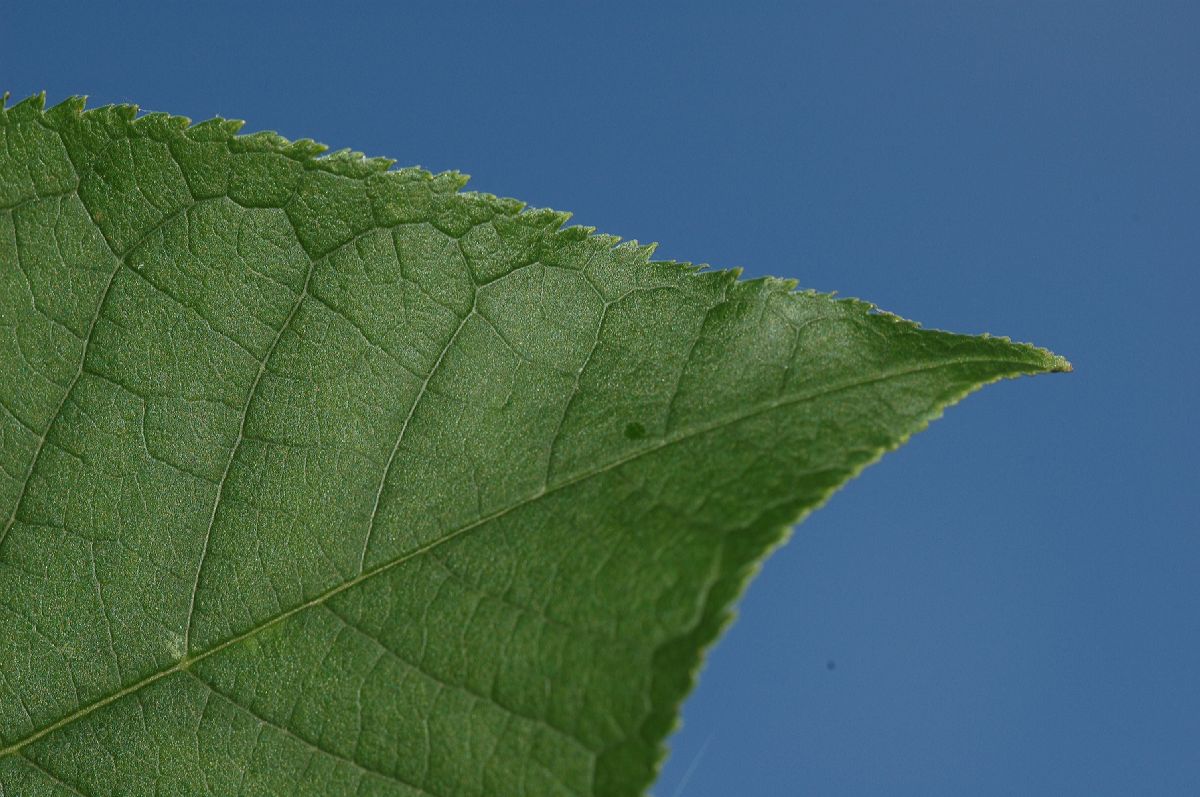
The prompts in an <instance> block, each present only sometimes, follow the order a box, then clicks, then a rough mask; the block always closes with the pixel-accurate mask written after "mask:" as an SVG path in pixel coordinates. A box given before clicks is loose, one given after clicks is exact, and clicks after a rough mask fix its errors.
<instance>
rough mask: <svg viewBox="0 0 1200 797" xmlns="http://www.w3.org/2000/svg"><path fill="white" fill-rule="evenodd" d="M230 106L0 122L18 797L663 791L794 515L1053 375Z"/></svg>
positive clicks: (1041, 355)
mask: <svg viewBox="0 0 1200 797" xmlns="http://www.w3.org/2000/svg"><path fill="white" fill-rule="evenodd" d="M2 106H3V103H0V108H2ZM239 126H240V124H239V123H237V122H231V121H226V120H220V119H216V120H212V121H208V122H204V123H201V124H197V125H194V126H189V123H188V120H186V119H182V118H179V117H170V116H166V115H163V114H148V115H144V116H141V117H140V118H139V117H138V116H137V111H136V109H135V108H133V107H129V106H123V107H117V106H113V107H104V108H98V109H95V110H89V111H86V112H85V111H84V110H83V102H82V101H81V100H69V101H67V102H64V103H62V104H61V105H58V106H56V107H53V108H50V109H48V110H46V109H44V108H43V103H42V100H41V98H38V97H35V98H32V99H29V100H26V101H24V102H22V103H19V104H17V105H15V106H13V107H9V108H4V109H2V110H0V443H2V445H0V524H2V525H0V793H3V794H20V795H42V794H47V795H48V794H59V795H67V794H87V795H93V794H112V793H120V794H130V795H139V794H152V793H153V794H217V795H226V794H254V795H258V794H288V795H292V794H314V795H338V794H346V795H349V794H372V795H374V794H379V795H382V794H389V795H556V794H564V795H567V794H578V795H585V794H586V795H592V794H595V795H632V794H639V793H642V792H643V791H644V790H645V788H646V787H647V785H648V784H649V783H650V782H651V780H652V779H653V777H654V774H655V771H656V769H657V766H658V762H659V760H660V758H661V756H662V754H663V739H664V737H665V736H666V735H667V734H668V733H669V732H670V730H671V729H672V728H673V727H674V726H675V723H676V721H677V714H678V708H679V704H680V701H681V700H682V699H683V697H684V696H685V694H686V693H687V692H688V690H689V689H690V688H691V686H692V684H693V681H694V679H695V673H696V670H697V668H698V666H699V663H700V660H701V656H702V653H703V650H704V649H705V647H706V646H708V645H709V644H711V643H712V642H713V640H714V639H715V638H716V637H717V635H718V634H719V633H720V631H721V629H722V627H723V626H724V625H725V624H726V623H727V622H728V620H729V617H730V605H731V603H732V602H733V601H734V599H735V598H736V597H737V596H738V594H739V593H740V592H741V590H742V588H743V586H744V585H745V583H746V581H747V579H748V578H749V577H750V575H751V574H752V573H753V572H754V570H755V568H756V567H757V565H758V563H759V562H760V561H761V560H762V558H763V557H764V555H765V554H766V553H767V552H768V551H769V550H770V549H771V548H772V547H773V546H775V545H778V544H779V543H780V542H781V541H782V540H783V539H784V537H785V536H786V533H787V530H788V528H789V527H790V526H791V525H792V524H793V523H794V522H796V520H797V519H798V518H800V517H802V516H803V515H804V513H806V512H807V511H809V510H811V509H812V508H813V507H815V506H817V505H818V504H820V503H821V502H822V501H823V500H824V499H825V498H826V497H828V496H829V494H830V493H831V492H832V491H833V490H835V489H836V488H837V487H838V486H839V485H841V484H843V483H844V482H845V481H846V480H847V479H849V478H851V477H852V476H854V474H856V473H857V472H858V471H859V470H861V469H862V468H863V467H865V466H866V465H868V464H870V463H871V462H874V461H875V460H876V459H878V458H879V457H880V456H881V455H882V454H883V453H884V452H885V451H888V450H890V449H892V448H895V447H896V446H897V445H899V444H900V443H902V442H903V441H904V440H905V439H906V438H907V437H908V436H909V435H911V434H913V433H914V432H916V431H918V430H920V429H922V428H923V427H924V426H925V425H926V424H927V423H928V422H929V421H930V420H931V419H932V418H934V417H936V416H937V415H938V414H939V413H940V412H941V410H942V408H943V407H945V406H947V405H948V404H951V403H953V402H955V401H957V400H958V399H959V398H961V397H962V396H964V395H965V394H967V393H969V392H970V391H972V390H974V389H976V388H978V387H979V386H980V385H983V384H985V383H988V382H991V381H994V380H996V379H1000V378H1003V377H1010V376H1015V375H1018V374H1031V373H1037V372H1043V371H1055V370H1065V369H1067V368H1068V367H1069V366H1068V365H1067V364H1066V362H1065V361H1064V360H1062V359H1061V358H1058V357H1055V356H1053V355H1051V354H1049V353H1047V352H1045V351H1043V350H1040V349H1036V348H1033V347H1031V346H1027V345H1022V344H1014V343H1011V342H1009V341H1008V340H1007V339H1003V338H991V337H964V336H958V335H952V334H948V333H944V332H936V331H926V330H921V329H919V328H918V327H917V326H916V325H915V324H912V323H910V322H907V321H903V320H901V319H899V318H896V317H895V316H892V315H889V314H886V313H881V312H877V311H876V310H874V308H873V307H872V306H871V305H868V304H865V303H863V302H859V301H845V300H842V301H835V300H834V299H832V298H831V297H829V296H824V295H818V294H814V293H799V292H796V291H795V290H794V287H795V286H794V284H793V283H791V282H788V281H783V280H777V279H759V280H751V281H739V280H738V279H737V273H736V272H730V271H705V270H703V269H700V268H697V267H694V266H691V265H688V264H682V263H670V262H653V261H651V260H650V259H649V256H650V253H651V248H650V247H645V246H639V245H637V244H636V243H626V244H618V241H617V239H616V238H613V237H610V236H605V235H597V234H594V233H593V232H592V231H591V230H590V229H584V228H580V227H564V226H563V224H564V222H565V220H566V219H567V216H566V215H565V214H562V213H556V212H553V211H547V210H529V209H524V208H523V206H522V205H521V204H520V203H518V202H515V201H513V200H509V199H498V198H496V197H493V196H489V195H483V194H474V193H465V192H462V191H460V189H461V188H462V186H463V184H464V183H465V178H463V177H462V176H460V175H458V174H453V173H451V174H441V175H431V174H428V173H426V172H423V171H420V170H417V169H400V170H392V169H391V165H392V164H391V161H387V160H379V159H367V158H364V157H362V156H361V155H360V154H358V153H350V152H345V151H343V152H337V153H333V154H330V155H325V156H323V157H318V155H320V153H321V152H322V151H323V148H322V147H321V146H319V145H317V144H314V143H313V142H311V141H297V142H288V141H285V140H284V139H282V138H280V137H279V136H276V135H274V134H271V133H260V134H254V135H246V136H238V135H236V134H237V131H238V129H239Z"/></svg>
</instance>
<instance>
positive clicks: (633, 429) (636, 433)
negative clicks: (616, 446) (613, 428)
mask: <svg viewBox="0 0 1200 797" xmlns="http://www.w3.org/2000/svg"><path fill="white" fill-rule="evenodd" d="M625 436H626V437H628V438H629V439H630V440H641V439H642V438H643V437H645V436H646V427H645V426H642V425H641V424H640V423H631V424H629V425H628V426H626V427H625Z"/></svg>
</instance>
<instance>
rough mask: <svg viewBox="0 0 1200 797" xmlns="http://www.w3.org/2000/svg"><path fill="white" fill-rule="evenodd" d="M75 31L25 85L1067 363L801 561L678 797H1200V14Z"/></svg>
mask: <svg viewBox="0 0 1200 797" xmlns="http://www.w3.org/2000/svg"><path fill="white" fill-rule="evenodd" d="M76 5H79V6H81V7H79V8H77V7H76ZM82 6H83V4H56V3H54V2H40V3H29V2H21V3H17V2H14V3H8V4H6V5H5V9H4V14H3V15H2V18H0V91H3V90H7V91H9V92H11V93H12V95H13V97H14V98H20V97H22V96H24V95H27V94H30V93H33V92H36V91H41V90H45V91H47V92H48V96H49V99H50V100H51V101H52V102H53V101H57V100H60V99H62V98H64V97H66V96H68V95H71V94H87V95H90V97H91V98H92V101H93V102H94V103H105V102H116V101H130V102H136V103H139V104H140V105H142V106H143V107H145V108H148V109H155V110H169V111H172V112H175V113H180V114H184V115H188V116H191V117H193V118H194V119H197V120H200V119H204V118H206V117H209V116H212V115H217V114H219V115H223V116H226V117H236V118H243V119H247V120H249V124H248V129H275V130H278V131H280V132H282V133H283V134H285V135H287V136H289V137H312V138H316V139H318V140H322V141H324V142H326V143H328V144H330V145H332V146H334V147H335V148H336V147H343V146H346V147H352V148H354V149H358V150H363V151H365V152H367V153H368V154H378V155H388V156H391V157H395V158H397V159H398V160H399V161H400V162H401V163H403V164H412V163H416V164H421V165H423V166H426V167H427V168H431V169H434V170H442V169H451V168H453V169H459V170H462V171H465V172H467V173H469V174H471V175H473V181H472V187H474V188H476V189H479V190H485V191H490V192H493V193H499V194H504V195H509V196H516V197H519V198H521V199H523V200H526V201H527V202H529V203H530V204H533V205H537V206H550V207H555V208H560V209H565V210H572V211H574V212H575V221H576V222H578V223H581V224H588V225H594V226H596V227H598V228H600V229H601V230H603V231H607V232H612V233H616V234H620V235H622V236H624V237H626V238H637V239H640V240H642V241H652V240H653V241H659V242H661V245H660V248H659V250H658V251H659V255H660V256H662V257H666V258H673V259H679V260H691V261H697V262H708V263H712V264H714V265H719V266H734V265H741V266H744V267H745V268H746V270H747V272H748V273H749V274H752V275H755V274H767V273H770V274H778V275H783V276H791V277H795V278H797V279H799V280H800V283H801V284H802V285H803V286H805V287H811V288H817V289H820V290H824V291H828V290H837V291H839V292H840V293H841V294H842V295H847V296H859V297H862V298H865V299H869V300H871V301H874V302H876V303H877V304H879V305H881V306H882V307H884V308H885V309H888V310H891V311H894V312H896V313H899V314H901V315H904V316H907V317H910V318H914V319H916V320H919V321H921V322H923V323H924V324H926V325H927V326H933V327H941V328H946V329H952V330H955V331H962V332H984V331H987V332H992V333H995V334H1006V335H1010V336H1012V337H1014V338H1017V339H1020V340H1030V341H1034V342H1036V343H1038V344H1041V345H1044V346H1047V347H1049V348H1052V349H1054V350H1055V351H1057V352H1058V353H1061V354H1063V355H1065V356H1067V357H1068V358H1070V359H1071V360H1072V361H1073V362H1074V364H1075V368H1076V370H1075V373H1073V374H1071V375H1069V376H1055V377H1046V378H1039V379H1032V380H1031V379H1026V380H1020V381H1017V382H1011V383H1006V384H1003V385H998V386H995V387H993V388H989V389H988V390H985V391H984V392H983V393H981V394H979V395H977V396H973V397H972V398H970V399H968V400H967V401H966V402H964V404H963V405H961V406H959V407H956V408H954V409H952V410H951V411H950V412H949V413H948V415H947V417H946V418H945V419H944V420H942V421H940V422H938V423H937V424H935V425H934V426H933V427H932V428H931V429H930V430H929V431H928V432H927V433H925V434H923V435H920V436H918V437H917V438H916V439H915V440H913V441H912V442H911V443H910V444H909V445H908V446H907V447H905V448H904V449H902V450H901V451H899V452H897V453H895V454H893V455H891V456H889V457H888V458H886V459H885V460H884V461H883V463H881V464H880V465H878V466H876V467H874V468H872V469H870V470H869V471H868V472H867V473H865V474H864V475H863V476H862V477H860V478H859V479H858V480H857V481H855V482H853V483H852V484H850V485H849V486H848V487H847V488H846V489H844V490H843V491H842V492H841V493H840V494H838V495H837V496H836V497H835V498H834V499H833V500H832V501H831V502H830V504H829V505H828V506H827V507H826V508H825V509H823V510H821V511H820V512H818V513H817V514H815V515H814V516H813V517H812V518H810V519H809V520H808V521H807V522H806V523H805V524H804V525H803V526H801V527H800V528H799V529H798V530H797V531H796V533H795V535H794V537H793V539H792V541H791V542H790V543H789V545H788V546H786V547H785V548H783V549H782V550H781V551H779V552H778V553H777V554H776V555H775V556H774V557H773V558H772V559H771V560H770V561H769V562H768V563H767V565H766V567H765V568H764V571H763V573H762V575H761V576H760V577H759V579H758V580H757V581H756V582H755V583H754V585H753V586H752V587H751V589H750V591H749V593H748V595H747V596H746V598H745V599H744V601H743V602H742V604H741V611H740V619H739V620H738V622H737V623H736V625H734V627H733V628H732V629H731V631H730V632H729V633H728V634H727V635H726V637H725V638H724V640H723V641H722V643H721V644H720V645H719V646H718V647H717V649H716V650H715V651H714V653H713V654H712V656H711V658H710V659H709V662H708V665H707V667H706V669H705V671H704V673H703V676H702V679H701V684H700V688H699V689H698V691H697V692H696V693H695V695H694V696H693V697H692V698H691V700H689V702H688V704H687V706H686V709H685V713H684V717H685V722H686V725H685V727H684V729H683V730H682V731H681V732H680V733H679V734H677V735H676V736H675V737H674V739H673V740H672V747H673V751H674V752H673V754H672V756H671V758H670V760H669V761H668V763H667V765H666V768H665V770H664V773H663V777H662V780H661V782H660V784H659V785H658V787H657V788H656V792H655V793H656V794H657V795H659V797H678V796H680V795H682V797H707V796H708V795H713V796H714V797H717V796H720V797H725V796H727V795H732V794H737V795H791V794H820V795H875V794H878V795H909V794H911V795H943V794H944V795H962V794H972V795H1009V794H1039V795H1040V794H1045V795H1076V794H1078V795H1107V794H1112V795H1126V794H1134V793H1137V794H1156V795H1175V794H1179V795H1183V794H1197V793H1200V752H1198V751H1200V534H1198V533H1197V527H1198V526H1200V524H1198V523H1197V520H1196V518H1197V515H1198V512H1197V510H1198V509H1200V497H1198V496H1200V489H1198V487H1200V485H1198V484H1197V481H1198V480H1197V475H1198V468H1197V460H1196V451H1197V442H1198V441H1197V428H1198V426H1200V424H1197V422H1196V419H1195V408H1196V404H1197V401H1196V396H1197V387H1198V385H1197V360H1198V357H1197V334H1196V328H1197V322H1196V315H1195V309H1194V305H1195V302H1196V296H1197V288H1198V287H1200V285H1198V280H1197V265H1198V254H1200V153H1198V143H1197V142H1200V80H1198V78H1200V47H1198V46H1197V31H1200V11H1198V9H1200V6H1197V5H1195V4H1189V3H1178V4H1172V3H1165V2H1146V3H1122V4H1116V3H1103V2H1086V3H1083V2H1066V1H1065V0H1061V1H1060V2H1054V3H1019V2H995V3H959V2H913V3H860V2H848V3H825V4H819V5H818V4H808V3H787V4H782V3H781V4H778V5H776V4H755V3H744V4H716V3H714V4H706V3H703V2H693V3H687V4H683V3H679V4H671V3H654V4H649V3H636V4H632V3H631V4H628V5H623V4H620V3H605V4H595V5H585V4H578V5H576V4H571V3H558V4H553V5H542V6H538V5H532V4H513V5H511V6H507V7H504V6H501V5H500V4H495V3H489V4H483V3H479V4H443V3H438V4H396V3H387V4H378V5H369V4H356V3H352V2H348V3H342V4H340V5H338V6H337V7H336V8H332V7H329V6H316V5H313V6H311V7H307V8H306V7H305V5H304V4H303V3H296V2H290V3H286V4H283V3H280V4H271V3H255V4H251V3H237V4H233V3H230V4H222V3H203V4H202V3H186V4H184V3H173V2H158V3H153V4H141V3H137V2H130V3H123V4H120V5H112V6H111V7H109V6H108V4H102V3H94V4H87V7H86V8H82Z"/></svg>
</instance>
